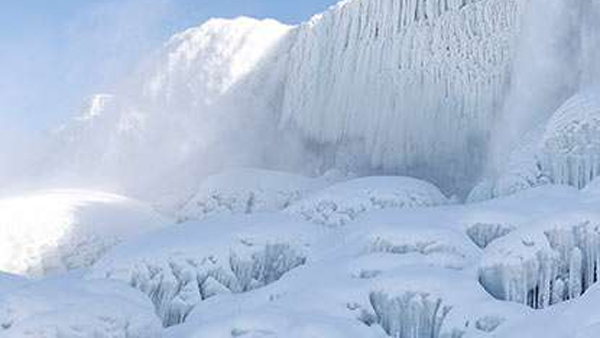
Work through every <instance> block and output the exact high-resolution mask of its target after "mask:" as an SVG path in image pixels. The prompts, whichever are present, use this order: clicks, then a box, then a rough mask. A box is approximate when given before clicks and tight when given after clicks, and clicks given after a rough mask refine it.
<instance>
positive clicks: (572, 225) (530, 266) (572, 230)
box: [479, 213, 600, 308]
mask: <svg viewBox="0 0 600 338" xmlns="http://www.w3.org/2000/svg"><path fill="white" fill-rule="evenodd" d="M599 252H600V215H598V214H585V213H572V214H568V213H567V214H560V215H556V216H554V217H550V218H546V219H541V220H539V221H538V222H536V223H534V224H532V225H530V226H528V227H526V228H524V229H521V230H519V231H516V232H514V233H512V234H510V235H507V236H506V237H504V238H502V239H500V240H498V241H496V242H494V243H492V244H491V245H490V246H489V247H488V248H487V249H486V251H485V253H484V255H483V259H482V262H481V266H480V274H479V275H480V281H481V283H482V285H483V286H484V287H485V288H486V290H488V291H489V292H490V293H491V294H492V295H494V296H495V297H497V298H499V299H503V300H509V301H514V302H518V303H522V304H527V305H529V306H531V307H533V308H544V307H548V306H550V305H553V304H556V303H559V302H563V301H565V300H569V299H574V298H577V297H579V296H581V294H583V293H584V292H585V291H586V290H587V289H588V288H589V287H590V286H591V285H593V284H594V283H596V282H597V281H598V278H599V275H598V266H600V253H599Z"/></svg>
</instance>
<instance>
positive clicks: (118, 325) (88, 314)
mask: <svg viewBox="0 0 600 338" xmlns="http://www.w3.org/2000/svg"><path fill="white" fill-rule="evenodd" d="M161 336H162V327H161V325H160V321H159V319H158V318H157V317H156V316H155V315H154V313H153V309H152V304H151V303H150V302H149V301H148V300H147V299H145V298H144V297H143V295H142V294H141V293H138V292H137V291H135V290H133V289H131V288H129V287H127V285H124V284H121V283H117V282H109V281H82V280H78V279H75V278H72V277H67V278H56V279H49V280H43V281H39V282H32V283H29V284H28V285H26V286H24V287H22V288H20V289H18V290H13V291H11V292H7V293H2V294H0V337H2V338H26V337H30V338H41V337H43V338H82V337H103V338H104V337H106V338H108V337H111V338H160V337H161Z"/></svg>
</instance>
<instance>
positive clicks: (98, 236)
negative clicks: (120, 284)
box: [0, 190, 165, 276]
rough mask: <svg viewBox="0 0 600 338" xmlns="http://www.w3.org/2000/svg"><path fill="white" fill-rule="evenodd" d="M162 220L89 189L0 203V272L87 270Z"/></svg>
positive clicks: (146, 209) (134, 204)
mask: <svg viewBox="0 0 600 338" xmlns="http://www.w3.org/2000/svg"><path fill="white" fill-rule="evenodd" d="M164 222H165V220H164V219H163V217H162V216H160V215H158V214H157V213H156V212H154V211H153V210H152V208H151V207H149V206H147V205H145V204H143V203H141V202H138V201H135V200H132V199H128V198H125V197H122V196H117V195H112V194H107V193H100V192H94V191H84V190H49V191H39V192H33V193H29V194H24V195H21V196H15V197H11V198H4V199H0V270H2V271H5V272H11V273H15V274H25V275H35V276H40V275H45V274H52V273H60V272H64V271H66V270H72V269H78V268H85V267H89V266H90V265H92V264H93V263H94V262H96V261H97V260H98V259H99V258H100V257H101V256H102V255H104V254H105V253H106V252H107V251H109V249H111V248H112V247H114V246H115V245H117V244H118V243H120V242H122V241H124V240H126V239H129V238H132V237H133V236H136V235H140V234H142V233H144V232H148V231H151V230H154V229H157V228H159V227H161V226H162V225H163V224H164Z"/></svg>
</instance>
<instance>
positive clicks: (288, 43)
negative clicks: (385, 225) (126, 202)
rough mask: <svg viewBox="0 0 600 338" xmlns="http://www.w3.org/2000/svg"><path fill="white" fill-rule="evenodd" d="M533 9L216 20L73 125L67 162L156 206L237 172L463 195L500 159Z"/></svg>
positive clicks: (434, 8) (471, 1)
mask: <svg viewBox="0 0 600 338" xmlns="http://www.w3.org/2000/svg"><path fill="white" fill-rule="evenodd" d="M520 8H521V1H518V0H468V1H446V0H443V1H442V0H435V1H425V0H406V1H392V0H354V1H344V2H341V3H340V4H338V5H337V6H334V7H333V8H331V9H330V10H328V11H326V12H325V13H323V14H321V15H317V16H315V17H314V18H313V19H311V20H310V21H309V22H307V23H305V24H302V25H299V26H297V27H289V26H285V25H282V24H279V23H277V22H275V21H272V20H264V21H257V20H253V19H248V18H239V19H235V20H211V21H209V22H207V23H206V24H204V25H202V26H200V27H197V28H192V29H190V30H187V31H185V32H183V33H180V34H178V35H176V36H174V37H173V38H172V39H171V40H170V41H169V43H168V44H167V45H166V46H165V48H164V50H162V51H161V52H160V53H159V56H158V57H157V58H156V60H154V61H153V62H151V63H150V64H151V66H149V67H146V68H144V69H142V76H141V78H140V79H138V80H136V81H133V82H134V83H133V84H132V85H131V87H133V88H134V89H132V90H129V91H127V90H124V92H125V94H123V95H120V96H117V97H114V98H112V99H111V100H113V101H114V102H118V103H117V104H109V105H106V107H105V108H102V109H96V110H93V112H90V113H87V114H86V116H88V117H89V116H95V117H96V118H94V119H91V120H90V121H88V122H87V123H82V121H80V120H78V121H76V122H75V123H74V125H75V126H76V127H75V128H66V130H71V131H70V132H65V133H63V134H62V135H63V136H62V140H63V141H62V142H60V147H58V148H60V149H61V150H60V151H58V152H59V153H61V154H64V156H63V157H62V158H61V157H60V156H59V159H57V160H56V161H57V162H58V163H67V164H68V167H69V168H68V169H69V170H66V171H68V172H71V171H75V172H77V173H82V172H83V173H86V174H88V176H90V175H89V173H95V176H98V177H97V178H98V179H99V180H101V181H102V180H104V182H101V183H104V184H108V183H113V184H115V185H116V186H117V187H119V188H121V189H124V190H125V191H127V192H128V193H132V194H134V195H135V196H142V197H144V198H149V199H152V200H157V199H160V198H164V196H165V195H166V194H171V195H176V196H174V197H173V198H174V199H175V200H177V202H180V199H181V198H182V197H183V198H185V197H186V196H188V195H189V194H190V193H191V192H190V191H189V186H190V183H193V186H196V185H197V184H198V183H199V181H200V180H201V179H202V178H203V177H206V176H207V175H210V174H213V173H214V172H218V171H221V170H223V169H224V168H227V167H231V166H257V167H262V168H269V169H289V170H292V171H295V172H300V173H304V174H307V173H308V174H314V173H317V174H321V173H323V172H325V171H327V170H328V169H331V168H337V169H341V170H344V171H352V172H357V173H360V174H361V175H373V174H377V175H381V174H401V175H410V176H416V177H418V178H422V179H426V180H429V181H432V182H434V183H436V184H437V185H438V186H440V187H441V188H442V189H443V190H444V191H448V192H452V193H458V194H464V193H466V192H467V191H468V189H469V188H470V186H471V185H472V184H473V183H475V180H476V179H477V178H478V177H479V176H480V174H481V172H482V170H483V167H484V164H485V163H486V154H487V150H488V149H487V147H488V142H489V139H490V134H491V129H492V126H493V125H494V122H495V121H496V118H497V115H498V111H499V108H500V106H501V103H502V99H503V97H504V92H505V87H506V84H507V83H508V81H509V78H510V68H511V62H512V55H513V52H514V40H515V36H516V35H517V33H518V32H519V22H520V12H521V9H520ZM148 68H149V69H148ZM107 110H108V111H107ZM99 111H103V112H99ZM73 129H74V131H73ZM64 140H68V141H64ZM98 140H102V145H104V148H103V149H104V150H100V151H99V152H98V153H96V152H93V154H94V156H90V155H89V154H88V153H86V152H85V151H83V150H82V149H88V148H87V145H86V144H88V143H90V144H91V145H94V144H97V143H98V142H99V141H98ZM65 143H66V146H65ZM62 149H64V150H62ZM149 149H151V150H152V151H149ZM73 154H75V155H76V158H73V157H72V156H74V155H73ZM97 154H100V155H97ZM156 158H160V159H161V161H158V163H157V161H156V160H155V159H156ZM149 163H151V164H152V165H151V167H153V169H152V170H151V172H150V173H148V174H147V175H143V177H140V175H139V169H140V168H147V167H149V166H150V165H149ZM62 171H65V170H62ZM115 182H116V183H115Z"/></svg>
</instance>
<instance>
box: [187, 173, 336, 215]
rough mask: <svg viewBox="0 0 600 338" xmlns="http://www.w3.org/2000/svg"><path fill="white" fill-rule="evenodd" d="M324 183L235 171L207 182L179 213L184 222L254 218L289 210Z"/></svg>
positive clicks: (272, 174)
mask: <svg viewBox="0 0 600 338" xmlns="http://www.w3.org/2000/svg"><path fill="white" fill-rule="evenodd" d="M324 184H325V181H324V180H323V181H322V180H318V179H310V178H307V177H303V176H298V175H293V174H287V173H283V172H276V171H269V170H259V169H236V170H230V171H226V172H223V173H221V174H218V175H213V176H209V177H208V178H206V179H205V180H204V181H203V182H202V184H201V185H200V188H199V189H198V192H197V193H196V195H195V196H194V197H193V198H192V199H191V200H190V201H189V202H188V203H187V204H186V205H185V207H184V208H183V209H182V210H181V211H180V212H179V217H180V218H181V219H182V220H187V219H203V218H205V217H207V216H210V215H214V214H222V213H226V214H251V213H256V212H273V211H278V210H282V209H285V208H287V207H288V206H290V205H291V204H292V203H294V202H296V201H298V200H299V199H300V198H302V197H304V196H305V195H306V194H308V193H310V192H312V191H315V190H317V189H319V188H322V187H323V186H324Z"/></svg>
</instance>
